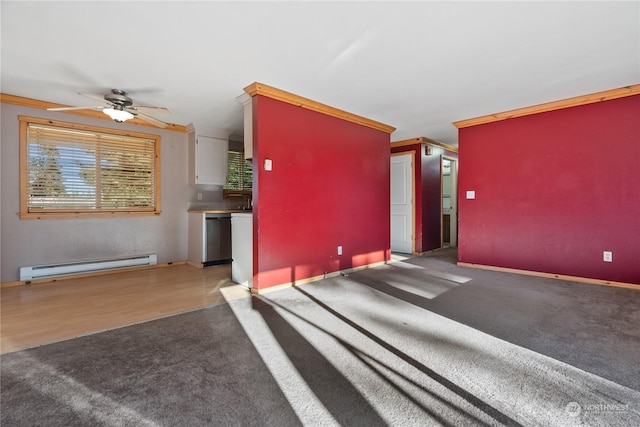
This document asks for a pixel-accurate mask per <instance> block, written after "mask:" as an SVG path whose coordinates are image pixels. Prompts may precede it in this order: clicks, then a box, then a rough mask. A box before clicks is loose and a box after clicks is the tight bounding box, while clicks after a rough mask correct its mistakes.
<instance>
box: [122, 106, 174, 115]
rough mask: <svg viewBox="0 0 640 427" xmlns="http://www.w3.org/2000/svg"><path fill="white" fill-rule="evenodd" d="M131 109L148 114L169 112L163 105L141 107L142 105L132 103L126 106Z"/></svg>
mask: <svg viewBox="0 0 640 427" xmlns="http://www.w3.org/2000/svg"><path fill="white" fill-rule="evenodd" d="M128 108H129V109H131V110H136V111H139V112H141V113H150V114H171V111H169V110H168V109H167V108H164V107H143V106H142V105H132V106H131V107H128Z"/></svg>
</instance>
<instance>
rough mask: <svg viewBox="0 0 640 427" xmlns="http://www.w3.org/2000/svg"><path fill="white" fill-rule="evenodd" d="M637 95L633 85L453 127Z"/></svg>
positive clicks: (474, 119)
mask: <svg viewBox="0 0 640 427" xmlns="http://www.w3.org/2000/svg"><path fill="white" fill-rule="evenodd" d="M638 94H640V84H635V85H631V86H624V87H621V88H617V89H611V90H605V91H603V92H596V93H591V94H589V95H581V96H576V97H573V98H567V99H562V100H560V101H553V102H546V103H544V104H538V105H533V106H531V107H524V108H517V109H515V110H510V111H504V112H502V113H496V114H489V115H488V116H481V117H476V118H473V119H466V120H460V121H457V122H453V125H454V126H455V127H457V128H458V129H460V128H466V127H469V126H476V125H482V124H485V123H491V122H498V121H500V120H507V119H513V118H515V117H522V116H528V115H531V114H537V113H544V112H547V111H554V110H560V109H563V108H569V107H577V106H579V105H586V104H593V103H596V102H602V101H608V100H611V99H617V98H624V97H625V96H632V95H638Z"/></svg>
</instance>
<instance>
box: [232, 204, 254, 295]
mask: <svg viewBox="0 0 640 427" xmlns="http://www.w3.org/2000/svg"><path fill="white" fill-rule="evenodd" d="M231 257H232V258H233V261H232V262H231V280H232V281H233V282H235V283H237V284H239V285H243V286H246V287H247V288H252V287H253V286H252V285H253V213H251V212H247V213H232V214H231Z"/></svg>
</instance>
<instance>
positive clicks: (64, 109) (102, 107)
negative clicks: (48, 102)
mask: <svg viewBox="0 0 640 427" xmlns="http://www.w3.org/2000/svg"><path fill="white" fill-rule="evenodd" d="M104 108H105V107H104V105H98V106H91V107H55V108H47V111H72V110H102V109H104Z"/></svg>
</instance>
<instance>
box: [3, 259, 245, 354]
mask: <svg viewBox="0 0 640 427" xmlns="http://www.w3.org/2000/svg"><path fill="white" fill-rule="evenodd" d="M223 288H225V291H231V290H233V289H234V288H235V289H236V291H235V292H236V293H237V292H240V293H242V290H245V288H242V287H240V286H238V285H236V284H235V283H233V282H232V281H231V267H230V265H223V266H217V267H209V268H205V269H200V268H195V267H192V266H190V265H187V264H182V265H174V266H166V267H158V268H151V269H144V270H136V271H127V272H118V273H112V274H106V275H100V276H93V277H83V278H74V279H66V280H59V281H56V282H49V283H38V284H31V285H28V286H16V287H9V288H2V289H1V300H0V306H1V307H0V308H1V310H2V311H1V312H0V320H1V325H0V352H1V353H7V352H11V351H16V350H20V349H24V348H29V347H35V346H38V345H41V344H47V343H51V342H56V341H62V340H65V339H69V338H73V337H77V336H82V335H87V334H91V333H95V332H100V331H105V330H109V329H113V328H117V327H121V326H125V325H130V324H134V323H139V322H143V321H148V320H152V319H157V318H160V317H164V316H168V315H172V314H177V313H181V312H185V311H190V310H195V309H198V308H202V307H206V306H208V305H212V304H217V303H220V302H223V301H225V298H224V296H223V295H222V293H221V292H220V289H223ZM238 288H242V290H238ZM227 293H228V292H227ZM245 294H246V295H248V291H246V292H245Z"/></svg>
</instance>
